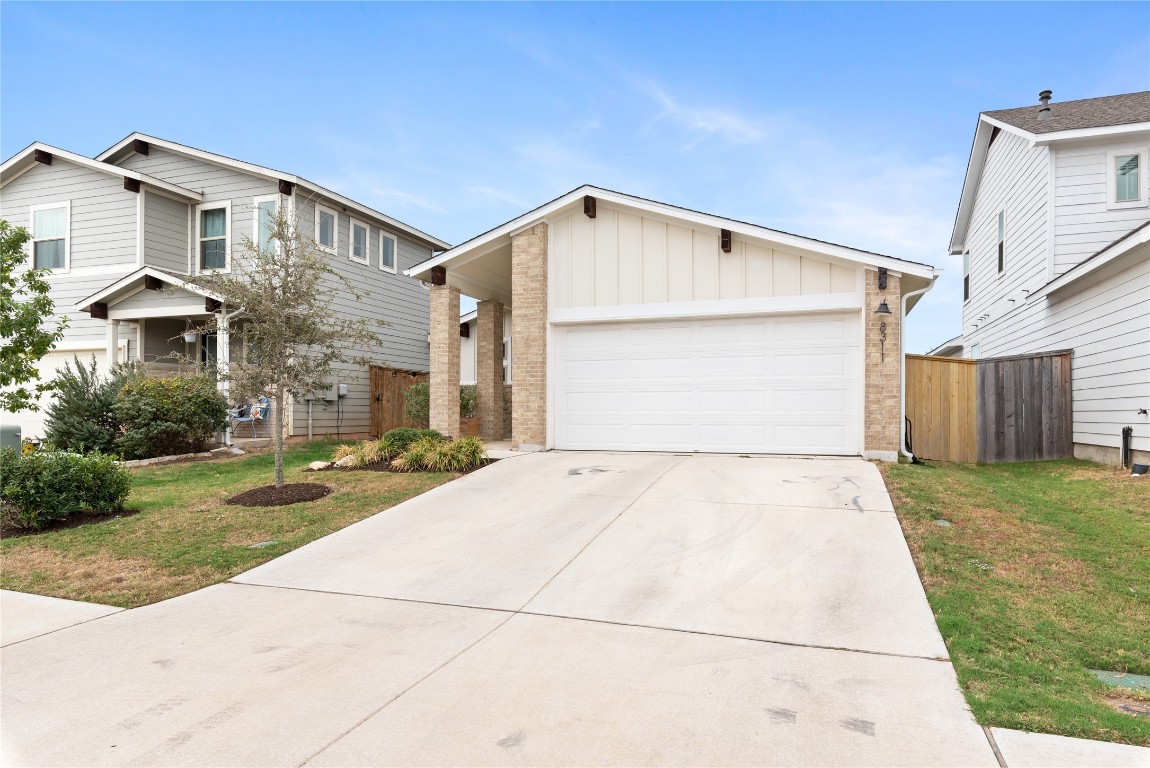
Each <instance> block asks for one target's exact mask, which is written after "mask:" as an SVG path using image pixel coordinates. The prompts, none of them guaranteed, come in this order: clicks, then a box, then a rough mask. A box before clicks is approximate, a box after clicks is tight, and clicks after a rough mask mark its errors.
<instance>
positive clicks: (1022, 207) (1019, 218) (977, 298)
mask: <svg viewBox="0 0 1150 768" xmlns="http://www.w3.org/2000/svg"><path fill="white" fill-rule="evenodd" d="M1047 152H1048V150H1047V148H1046V147H1031V146H1030V143H1029V142H1028V141H1026V140H1025V139H1022V138H1021V137H1019V136H1016V135H1015V134H1013V133H1010V132H1008V131H1002V132H1001V133H999V135H998V137H997V138H996V139H995V140H994V143H993V144H991V145H990V148H989V149H988V150H987V153H986V165H985V167H984V169H983V172H982V177H981V178H980V179H979V183H978V191H977V193H976V195H975V199H974V206H973V208H972V211H971V216H970V223H969V225H968V226H969V230H968V233H967V237H966V247H967V249H968V250H969V251H970V299H969V300H967V301H966V302H965V303H964V304H963V308H962V331H963V337H964V338H963V342H964V345H965V354H967V355H969V354H970V348H971V346H973V345H974V344H981V345H982V346H981V354H982V356H983V357H989V356H990V355H991V354H997V353H992V352H990V351H989V350H988V348H987V345H986V344H985V343H982V341H981V339H982V330H981V329H982V328H986V327H988V324H991V325H992V324H993V323H995V322H996V321H997V319H998V318H1000V317H1002V316H1003V315H1005V314H1006V313H1007V312H1009V311H1011V309H1012V308H1014V307H1017V306H1019V305H1020V304H1021V303H1022V302H1023V301H1024V300H1025V294H1024V293H1023V290H1024V289H1026V290H1030V291H1036V290H1038V289H1039V288H1041V287H1042V286H1043V285H1045V284H1046V281H1047V228H1048V222H1047V201H1048V194H1047V180H1048V176H1049V156H1048V154H1047ZM999 211H1005V212H1006V248H1005V259H1004V269H1003V271H1002V272H999V271H998V212H999ZM987 314H988V315H990V317H989V318H988V319H987V321H986V322H985V323H980V329H978V330H976V329H975V328H974V324H975V323H976V322H978V320H977V318H979V317H982V316H983V315H987Z"/></svg>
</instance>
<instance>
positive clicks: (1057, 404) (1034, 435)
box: [906, 351, 1074, 464]
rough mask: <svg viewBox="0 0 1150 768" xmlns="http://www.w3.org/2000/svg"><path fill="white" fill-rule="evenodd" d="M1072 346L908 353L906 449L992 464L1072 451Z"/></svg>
mask: <svg viewBox="0 0 1150 768" xmlns="http://www.w3.org/2000/svg"><path fill="white" fill-rule="evenodd" d="M1071 398H1072V395H1071V387H1070V352H1068V351H1059V352H1045V353H1041V354H1035V355H1016V356H1013V357H992V358H984V359H982V360H964V359H956V358H951V357H928V356H925V355H907V356H906V418H907V421H908V422H909V423H908V424H907V438H908V442H909V443H910V449H911V452H912V453H914V455H916V456H918V457H920V458H923V459H934V460H936V461H958V462H968V463H969V462H979V463H984V464H992V463H998V462H1010V461H1034V460H1038V459H1061V458H1067V457H1070V456H1072V455H1074V435H1073V422H1072V409H1071V404H1072V399H1071Z"/></svg>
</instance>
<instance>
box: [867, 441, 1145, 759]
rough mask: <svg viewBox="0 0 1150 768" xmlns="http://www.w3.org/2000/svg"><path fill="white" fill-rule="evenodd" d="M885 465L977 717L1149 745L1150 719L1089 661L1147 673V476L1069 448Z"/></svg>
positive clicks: (997, 723) (1004, 724) (993, 722)
mask: <svg viewBox="0 0 1150 768" xmlns="http://www.w3.org/2000/svg"><path fill="white" fill-rule="evenodd" d="M882 471H883V474H884V475H885V477H886V481H887V486H888V488H889V489H890V490H891V495H892V497H893V498H894V502H895V507H896V509H897V510H898V515H899V519H900V522H901V523H902V527H903V531H904V532H905V533H906V537H907V541H908V543H909V544H910V548H911V551H912V553H913V555H914V558H915V563H916V565H917V566H918V569H919V574H920V576H921V577H922V580H923V585H924V586H925V587H926V592H927V597H928V599H929V600H930V605H931V608H932V609H933V610H934V613H935V617H936V619H937V621H938V626H939V628H940V629H941V631H942V635H943V637H944V638H945V640H946V644H947V647H948V648H949V649H950V655H951V659H952V660H953V662H954V666H955V669H956V670H957V672H958V679H959V682H960V683H961V685H962V688H963V691H964V693H965V695H966V699H967V702H968V703H969V704H970V707H971V709H972V711H973V712H974V715H975V717H976V718H978V721H979V722H980V723H982V724H983V725H990V726H1000V727H1005V728H1017V729H1021V730H1026V731H1038V732H1043V733H1056V734H1062V735H1065V736H1075V737H1080V738H1088V739H1103V740H1107V741H1117V742H1124V743H1132V744H1141V745H1148V746H1150V718H1144V717H1135V716H1134V715H1131V714H1125V713H1120V712H1117V711H1116V710H1115V709H1114V708H1113V707H1112V706H1111V705H1110V704H1111V703H1112V702H1113V699H1114V696H1115V691H1114V689H1112V688H1109V687H1108V686H1105V685H1103V684H1102V683H1100V682H1098V681H1097V680H1095V679H1094V677H1093V676H1091V674H1090V673H1089V672H1088V671H1087V670H1088V669H1091V668H1093V669H1108V670H1119V671H1126V672H1131V673H1135V674H1143V675H1145V674H1150V478H1131V477H1130V476H1129V473H1128V471H1124V470H1120V469H1119V468H1116V467H1107V466H1101V465H1098V464H1093V463H1091V462H1086V461H1074V460H1070V461H1050V462H1031V463H1023V464H1005V465H994V466H974V465H962V464H934V463H931V464H930V465H929V466H926V467H923V466H915V465H909V464H898V465H889V466H885V467H882ZM938 518H942V519H945V520H949V521H950V522H951V523H952V524H953V525H952V526H951V527H942V526H939V525H938V524H936V523H935V522H934V521H935V520H936V519H938ZM1127 694H1128V695H1130V694H1129V692H1127ZM1133 695H1134V696H1137V694H1133Z"/></svg>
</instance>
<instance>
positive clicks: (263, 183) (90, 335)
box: [0, 133, 448, 436]
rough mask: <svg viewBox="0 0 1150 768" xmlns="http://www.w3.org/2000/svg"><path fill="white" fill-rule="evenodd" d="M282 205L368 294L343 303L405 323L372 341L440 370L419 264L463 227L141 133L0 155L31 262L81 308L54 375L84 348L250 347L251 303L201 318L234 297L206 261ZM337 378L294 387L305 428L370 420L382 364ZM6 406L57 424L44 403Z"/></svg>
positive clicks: (3, 198)
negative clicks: (399, 214)
mask: <svg viewBox="0 0 1150 768" xmlns="http://www.w3.org/2000/svg"><path fill="white" fill-rule="evenodd" d="M277 211H284V212H285V213H286V214H287V216H288V218H289V219H291V220H293V221H295V222H296V225H297V226H298V227H299V229H300V231H301V232H303V233H304V234H305V235H307V236H311V237H314V239H315V242H316V244H317V246H318V247H319V248H320V249H321V250H323V251H325V252H326V253H328V254H329V255H330V257H331V267H332V269H333V270H334V271H335V272H336V273H337V274H339V275H342V276H343V277H345V278H347V279H348V280H349V281H351V283H352V284H354V285H355V286H356V289H357V290H359V291H362V292H364V293H365V294H366V295H365V297H364V298H363V300H361V301H356V300H355V299H354V298H352V297H351V296H348V297H347V300H346V301H345V302H340V304H339V306H338V309H339V311H340V312H341V313H342V314H344V315H345V316H347V317H354V318H367V319H369V320H371V321H377V320H384V321H386V322H387V323H388V324H389V325H388V326H387V327H385V328H381V329H378V330H379V336H380V339H381V342H382V343H381V345H380V346H379V347H376V348H374V349H371V350H362V352H363V353H364V354H365V355H367V356H369V357H370V358H371V359H372V360H373V362H375V363H377V364H379V365H389V366H393V367H397V368H403V369H410V370H427V369H428V293H427V289H426V288H425V287H424V286H423V285H421V284H420V282H419V281H418V280H414V279H412V278H409V277H405V276H404V274H403V272H404V270H405V269H407V268H409V267H412V266H414V265H415V264H418V263H421V262H423V261H426V260H427V259H428V258H430V257H431V256H432V255H433V254H434V253H435V252H436V251H440V250H443V249H445V248H447V247H448V244H447V243H445V242H443V241H442V240H439V239H437V238H435V237H432V236H430V235H428V234H426V233H424V232H421V231H419V230H417V229H415V228H413V227H410V226H408V225H406V224H404V223H402V222H400V221H396V220H395V219H393V218H391V217H389V216H386V215H384V214H382V213H379V212H378V211H374V210H372V209H371V208H369V207H367V206H365V205H362V204H361V203H357V202H355V201H354V200H350V199H348V198H346V197H344V196H342V195H339V194H337V193H335V192H331V191H329V190H327V189H324V188H323V187H320V186H319V185H317V184H314V183H312V182H310V181H307V180H306V179H302V178H299V177H297V176H294V175H291V174H286V173H281V172H280V171H275V170H272V169H270V168H264V167H262V166H258V165H253V164H251V163H246V162H241V161H239V160H233V159H231V158H228V157H224V156H222V155H217V154H213V153H211V152H205V151H203V150H199V149H194V148H192V147H187V146H184V145H181V144H176V143H174V142H171V141H165V140H162V139H157V138H154V137H151V136H145V135H142V134H139V133H135V134H132V135H131V136H128V137H127V138H125V139H124V140H123V141H120V142H119V143H117V144H116V145H115V146H113V147H111V148H110V149H108V150H107V151H105V152H103V153H101V154H100V155H99V156H97V157H96V158H94V159H93V158H88V157H84V156H82V155H78V154H75V153H72V152H68V151H65V150H61V149H57V148H55V147H51V146H47V145H45V144H40V143H36V144H33V145H32V146H30V147H28V148H26V149H24V150H23V151H21V152H19V153H17V154H16V155H14V156H13V157H11V158H9V159H8V160H7V161H6V162H4V164H3V166H2V167H0V218H4V219H7V220H8V221H9V222H11V223H12V224H14V225H17V226H23V227H26V228H27V229H28V230H29V231H30V232H31V233H32V240H31V242H30V243H29V246H28V253H29V263H31V264H35V266H37V267H47V268H48V269H50V270H51V272H50V273H49V276H48V281H49V283H50V284H51V287H52V291H51V297H52V300H53V302H54V303H55V308H56V312H57V314H58V315H60V316H65V317H67V318H68V321H69V325H68V329H67V332H66V334H65V336H64V339H63V341H62V342H61V343H59V344H58V345H57V346H56V347H55V349H54V351H53V352H51V353H50V354H49V355H48V356H47V357H46V358H45V359H44V360H43V361H42V363H41V374H42V376H51V375H52V374H53V373H54V372H55V370H56V369H57V368H58V367H60V366H61V365H63V363H64V362H65V361H66V360H70V359H71V358H72V356H73V355H79V356H81V357H82V358H85V359H86V358H89V357H92V356H94V357H95V358H96V359H97V360H98V361H99V362H100V364H101V365H102V366H105V367H108V366H110V365H111V364H113V363H115V362H126V361H139V362H141V363H143V364H145V365H147V366H151V367H154V368H157V369H161V370H162V369H163V368H164V367H165V366H171V365H174V364H175V363H174V358H173V357H172V355H171V353H173V352H176V353H180V354H182V355H186V356H187V357H190V358H198V359H199V360H200V361H201V362H205V363H208V362H212V361H218V360H222V359H225V356H226V355H230V356H231V357H232V358H233V359H235V357H236V356H237V355H242V354H243V344H242V341H241V338H242V315H241V316H239V317H237V319H236V321H235V325H234V326H231V325H229V324H225V326H224V327H222V328H221V332H220V333H218V334H192V333H186V332H187V331H188V330H189V329H190V328H192V327H194V326H197V325H203V324H204V321H205V320H207V319H208V318H209V316H210V315H211V314H213V313H220V312H221V310H222V309H223V308H221V307H220V306H219V304H218V302H216V301H215V300H214V299H213V298H212V297H211V296H210V295H209V294H208V292H207V291H206V290H204V289H203V288H202V287H200V286H199V285H197V282H196V276H197V275H198V274H200V273H202V272H205V271H208V270H222V271H228V270H231V269H232V268H234V267H235V266H236V264H235V260H236V259H239V258H242V257H243V256H242V254H243V249H242V248H241V247H240V245H241V238H243V237H244V236H248V237H251V238H253V239H256V238H262V237H264V236H266V235H265V234H262V233H266V225H267V224H268V223H269V221H270V219H271V217H272V216H274V215H275V213H276V212H277ZM261 225H262V226H261ZM332 384H333V388H332V390H331V391H329V392H324V393H317V395H316V397H315V398H309V399H308V400H302V399H301V400H298V401H296V402H294V403H293V405H292V415H291V418H290V419H289V423H288V424H287V425H286V427H287V430H288V432H289V434H297V435H302V434H307V433H308V430H309V414H310V429H311V432H312V433H313V434H315V435H325V434H336V433H339V434H341V435H363V434H366V433H367V432H368V431H369V419H370V409H371V405H370V403H371V392H370V387H369V376H368V371H367V368H366V367H362V368H360V367H356V366H344V367H342V368H341V369H340V371H339V373H338V375H337V377H336V378H335V379H334V380H333V381H332ZM340 384H342V385H346V387H345V388H343V387H339V386H336V385H340ZM345 389H346V392H345V391H344V390H345ZM3 419H4V421H5V422H7V423H17V424H19V425H20V426H21V428H22V431H23V433H24V435H25V436H42V434H43V419H44V414H43V411H42V410H41V412H39V413H29V412H23V413H19V414H4V415H3Z"/></svg>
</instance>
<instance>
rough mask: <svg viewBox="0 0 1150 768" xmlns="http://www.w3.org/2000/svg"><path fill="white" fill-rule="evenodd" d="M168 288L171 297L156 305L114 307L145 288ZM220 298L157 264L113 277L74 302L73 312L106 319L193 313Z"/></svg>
mask: <svg viewBox="0 0 1150 768" xmlns="http://www.w3.org/2000/svg"><path fill="white" fill-rule="evenodd" d="M165 289H167V290H170V291H171V292H172V294H171V295H170V296H169V297H168V298H169V299H170V300H167V301H164V302H162V303H161V304H159V305H157V306H142V307H133V308H131V309H129V308H127V307H123V308H117V307H118V306H120V305H122V304H123V302H126V301H128V300H129V299H131V298H132V297H134V296H137V295H138V294H140V293H141V292H144V291H149V292H150V291H156V292H159V291H164V290H165ZM219 301H220V298H219V296H216V295H215V294H213V293H212V292H211V291H209V290H207V289H206V288H204V287H203V286H200V285H196V284H195V283H194V282H190V281H189V280H188V279H187V278H186V276H182V275H177V274H175V273H172V272H168V271H166V270H162V269H157V268H156V267H142V268H140V269H138V270H136V271H135V272H132V273H130V274H128V275H125V276H124V277H121V278H120V279H118V280H115V281H113V282H112V283H110V284H108V285H107V286H105V287H104V288H102V289H100V290H99V291H97V292H96V293H93V294H92V295H91V296H88V297H87V298H86V299H83V300H82V301H80V302H79V303H77V304H76V305H75V306H74V307H73V309H74V310H75V311H76V312H87V313H89V314H91V315H93V316H102V317H103V318H105V319H108V320H138V319H141V318H148V317H195V316H202V315H210V314H212V312H213V311H214V310H213V309H212V308H211V304H212V303H214V304H216V305H218V304H219Z"/></svg>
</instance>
